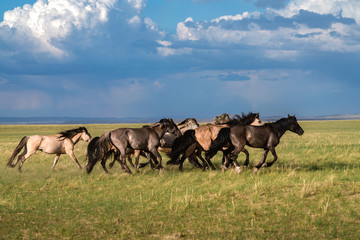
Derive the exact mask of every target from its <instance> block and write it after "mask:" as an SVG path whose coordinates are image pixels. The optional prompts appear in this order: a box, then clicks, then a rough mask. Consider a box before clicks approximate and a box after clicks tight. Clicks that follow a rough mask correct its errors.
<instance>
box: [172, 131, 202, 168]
mask: <svg viewBox="0 0 360 240" xmlns="http://www.w3.org/2000/svg"><path fill="white" fill-rule="evenodd" d="M194 143H196V137H195V130H187V131H186V132H185V133H184V135H182V136H180V137H178V138H176V139H175V141H174V143H173V145H172V147H171V153H169V154H167V155H168V156H169V157H170V158H171V160H170V161H168V162H167V163H166V164H177V159H178V158H179V156H180V154H182V153H184V152H185V151H186V149H188V148H189V147H190V146H191V145H192V144H194Z"/></svg>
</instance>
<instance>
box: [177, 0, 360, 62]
mask: <svg viewBox="0 0 360 240" xmlns="http://www.w3.org/2000/svg"><path fill="white" fill-rule="evenodd" d="M322 2H325V0H323V1H322ZM322 2H321V3H322ZM359 4H360V2H359ZM297 14H298V15H297V16H296V17H293V16H290V17H287V16H281V15H279V14H278V13H277V12H275V11H273V10H267V11H266V12H265V13H261V14H260V13H254V14H247V13H244V14H242V15H235V16H223V17H220V18H216V19H214V20H212V21H199V22H194V21H193V20H192V19H191V18H188V19H186V21H184V22H180V23H178V25H177V39H178V40H179V41H190V42H195V41H205V42H206V43H207V45H205V46H207V47H209V48H217V47H218V48H226V47H229V48H234V47H235V46H246V45H248V46H252V47H256V48H257V49H258V50H261V51H262V52H263V57H265V58H271V59H279V60H284V59H286V58H289V59H291V58H294V57H297V56H299V53H301V52H304V51H314V50H315V51H330V52H352V51H356V52H358V51H360V43H359V42H357V41H354V40H351V39H359V38H360V27H359V26H358V25H356V24H354V23H353V22H352V21H351V20H348V19H343V18H341V17H337V16H332V15H321V14H320V13H319V14H316V13H314V14H312V13H309V15H310V16H311V17H312V18H315V20H314V19H312V18H309V19H308V18H307V17H308V15H307V13H304V12H302V13H300V12H297ZM317 18H318V19H320V20H321V21H320V23H318V22H316V20H317ZM274 19H276V20H274ZM314 21H315V22H314ZM269 22H271V27H269V25H268V23H269ZM188 45H189V46H190V47H191V43H188ZM203 46H204V45H203ZM300 49H301V51H300Z"/></svg>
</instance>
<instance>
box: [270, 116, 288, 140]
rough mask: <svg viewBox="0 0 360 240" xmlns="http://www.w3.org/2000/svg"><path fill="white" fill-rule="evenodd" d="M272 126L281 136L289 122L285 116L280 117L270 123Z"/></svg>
mask: <svg viewBox="0 0 360 240" xmlns="http://www.w3.org/2000/svg"><path fill="white" fill-rule="evenodd" d="M272 125H273V126H274V128H275V129H276V132H277V134H278V137H279V138H281V137H282V136H283V135H284V133H285V132H286V131H287V130H289V124H288V121H287V120H286V118H282V119H280V120H278V121H276V122H274V123H272Z"/></svg>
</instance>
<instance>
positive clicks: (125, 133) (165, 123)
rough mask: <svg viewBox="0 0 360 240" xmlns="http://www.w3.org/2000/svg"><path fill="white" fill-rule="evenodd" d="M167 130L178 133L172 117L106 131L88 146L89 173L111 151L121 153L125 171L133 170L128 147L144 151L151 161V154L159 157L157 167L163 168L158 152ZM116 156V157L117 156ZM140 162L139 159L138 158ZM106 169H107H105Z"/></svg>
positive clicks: (104, 159) (103, 160) (87, 167)
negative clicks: (135, 126) (128, 159)
mask: <svg viewBox="0 0 360 240" xmlns="http://www.w3.org/2000/svg"><path fill="white" fill-rule="evenodd" d="M166 132H169V133H172V134H176V133H177V132H178V134H179V129H178V127H177V126H176V124H175V123H174V121H173V120H172V119H166V118H164V119H161V120H160V121H159V122H157V123H154V124H152V125H149V126H144V127H142V128H118V129H115V130H113V131H110V132H105V133H103V135H102V136H101V137H99V138H98V139H97V140H96V141H95V142H93V143H90V144H89V146H88V152H87V159H88V164H87V166H86V170H87V173H90V172H91V171H92V169H93V167H94V166H95V164H96V162H98V161H99V160H100V159H101V161H102V162H105V161H106V159H107V158H108V157H110V156H111V154H110V153H111V152H113V153H115V154H117V153H120V164H121V165H122V168H123V169H124V171H125V172H127V173H130V174H131V171H130V169H129V167H128V166H127V164H126V154H127V151H128V149H133V150H140V151H144V153H145V155H146V157H147V159H148V160H149V161H150V162H151V157H150V154H153V155H154V156H155V157H156V159H157V164H156V166H155V168H157V169H160V168H162V165H161V161H162V157H161V155H160V154H159V152H158V150H157V149H158V147H159V145H160V139H161V138H162V137H163V136H164V134H165V133H166ZM115 158H116V157H115ZM137 162H138V159H137ZM104 170H105V169H104Z"/></svg>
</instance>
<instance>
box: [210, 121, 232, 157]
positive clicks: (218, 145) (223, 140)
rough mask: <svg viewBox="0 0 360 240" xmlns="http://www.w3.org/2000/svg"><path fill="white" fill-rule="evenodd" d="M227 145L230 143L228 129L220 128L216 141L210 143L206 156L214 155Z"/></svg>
mask: <svg viewBox="0 0 360 240" xmlns="http://www.w3.org/2000/svg"><path fill="white" fill-rule="evenodd" d="M227 143H231V140H230V128H222V129H220V131H219V133H218V135H217V137H216V139H215V140H214V141H211V145H210V148H209V150H208V151H207V152H208V154H209V155H210V156H213V155H215V154H216V153H217V152H218V151H219V150H220V149H222V147H223V146H224V145H225V144H227Z"/></svg>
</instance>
